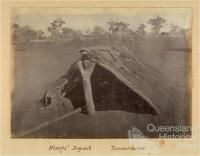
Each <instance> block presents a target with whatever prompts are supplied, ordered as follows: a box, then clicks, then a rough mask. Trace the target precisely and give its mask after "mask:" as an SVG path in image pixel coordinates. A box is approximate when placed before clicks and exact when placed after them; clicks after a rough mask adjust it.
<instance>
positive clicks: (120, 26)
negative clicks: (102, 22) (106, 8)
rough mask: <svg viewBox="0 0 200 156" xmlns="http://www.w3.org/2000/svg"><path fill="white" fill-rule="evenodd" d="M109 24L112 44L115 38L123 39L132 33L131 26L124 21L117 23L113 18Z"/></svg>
mask: <svg viewBox="0 0 200 156" xmlns="http://www.w3.org/2000/svg"><path fill="white" fill-rule="evenodd" d="M107 24H108V30H109V32H110V34H109V36H110V42H111V44H112V41H113V39H114V38H117V39H121V37H122V35H124V34H128V33H129V32H130V29H129V24H128V23H125V22H123V21H119V22H118V21H117V20H115V21H114V20H113V19H112V18H111V19H110V21H108V22H107Z"/></svg>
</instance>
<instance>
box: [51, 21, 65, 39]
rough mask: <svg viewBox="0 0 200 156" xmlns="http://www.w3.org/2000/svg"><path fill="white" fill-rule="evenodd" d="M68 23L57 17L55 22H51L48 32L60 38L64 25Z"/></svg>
mask: <svg viewBox="0 0 200 156" xmlns="http://www.w3.org/2000/svg"><path fill="white" fill-rule="evenodd" d="M65 24H66V23H65V22H64V21H63V20H62V19H61V18H58V19H55V20H54V21H53V22H51V23H50V26H49V27H48V32H50V33H51V37H52V38H53V39H55V40H57V39H60V38H62V37H63V34H62V32H63V25H65Z"/></svg>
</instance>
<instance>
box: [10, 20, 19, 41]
mask: <svg viewBox="0 0 200 156" xmlns="http://www.w3.org/2000/svg"><path fill="white" fill-rule="evenodd" d="M12 27H13V29H12V30H13V32H12V40H13V41H17V40H19V37H20V27H19V25H18V24H16V23H14V24H13V26H12Z"/></svg>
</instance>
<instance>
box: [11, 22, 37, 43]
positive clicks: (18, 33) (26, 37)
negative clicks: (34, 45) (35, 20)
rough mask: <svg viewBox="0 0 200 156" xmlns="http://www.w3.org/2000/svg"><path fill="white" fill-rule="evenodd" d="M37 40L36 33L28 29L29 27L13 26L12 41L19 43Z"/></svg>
mask: <svg viewBox="0 0 200 156" xmlns="http://www.w3.org/2000/svg"><path fill="white" fill-rule="evenodd" d="M36 38H37V31H35V30H33V29H32V28H30V26H28V25H26V26H21V27H20V26H19V25H18V24H16V23H14V24H13V35H12V39H13V41H21V42H32V41H33V40H34V39H36Z"/></svg>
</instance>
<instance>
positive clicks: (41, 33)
mask: <svg viewBox="0 0 200 156" xmlns="http://www.w3.org/2000/svg"><path fill="white" fill-rule="evenodd" d="M37 37H38V39H43V38H44V32H43V31H42V30H39V31H38V32H37Z"/></svg>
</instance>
